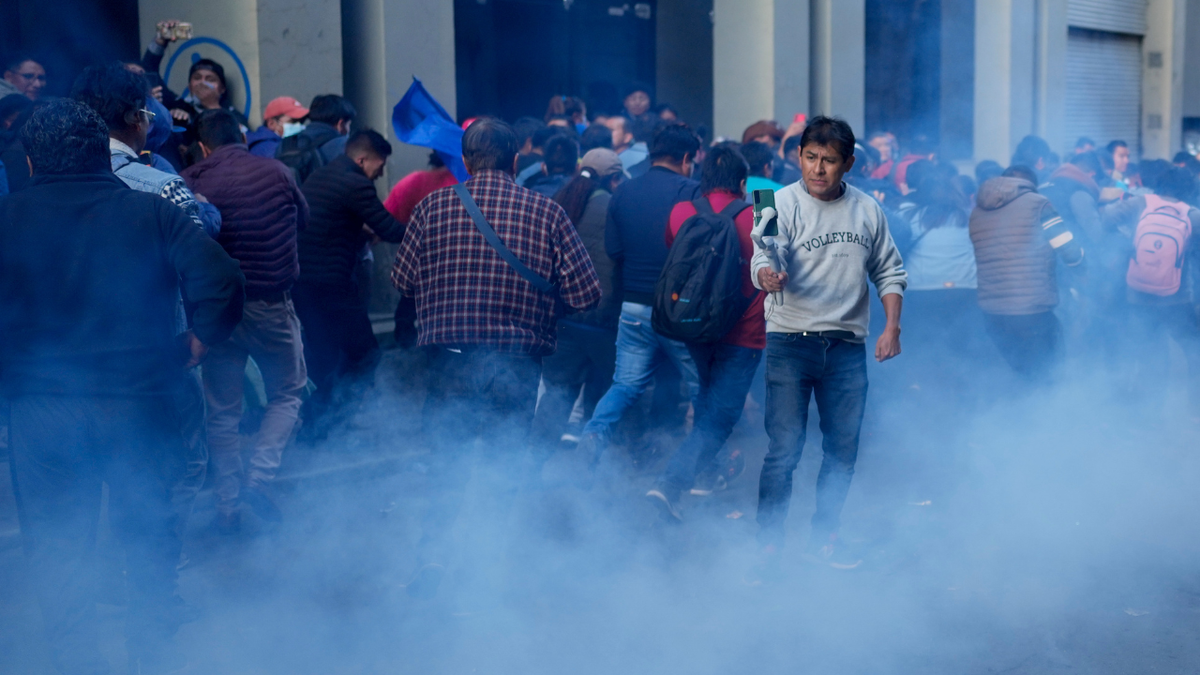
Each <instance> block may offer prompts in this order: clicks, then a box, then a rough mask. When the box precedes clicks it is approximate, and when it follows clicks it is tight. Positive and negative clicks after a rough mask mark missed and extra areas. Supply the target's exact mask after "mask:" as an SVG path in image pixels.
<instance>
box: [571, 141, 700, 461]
mask: <svg viewBox="0 0 1200 675" xmlns="http://www.w3.org/2000/svg"><path fill="white" fill-rule="evenodd" d="M699 150H700V139H699V138H697V137H696V134H695V133H694V132H693V131H692V128H691V127H689V126H688V125H686V124H684V123H682V122H675V123H671V124H666V125H664V126H662V127H661V128H660V129H659V130H658V132H657V133H656V134H655V135H654V141H653V146H652V148H651V153H650V157H651V162H653V167H652V168H651V169H650V170H649V171H647V172H646V174H645V175H643V176H641V177H639V178H635V179H633V180H631V181H628V182H626V183H623V184H622V185H621V186H620V187H618V188H617V191H616V192H615V193H614V194H613V197H612V201H610V202H609V205H608V224H607V225H606V226H605V229H604V238H605V249H606V250H607V251H608V256H609V257H610V258H612V260H613V262H614V263H615V265H616V266H617V267H618V268H619V270H620V272H619V275H620V278H621V284H622V287H623V292H624V296H623V297H624V302H623V303H622V304H621V322H620V326H619V327H618V329H617V365H616V374H615V375H614V376H613V385H612V387H610V388H609V390H608V392H607V393H605V394H604V398H602V399H600V402H599V403H597V404H596V410H595V412H594V413H593V414H592V419H591V420H589V421H588V423H587V425H586V426H584V428H583V437H582V439H581V441H580V452H581V453H582V454H584V455H585V456H590V457H591V458H592V460H593V461H595V459H598V458H599V456H600V454H601V453H602V452H603V451H604V449H605V448H606V447H607V445H608V442H609V440H610V438H611V436H612V429H613V427H614V426H616V424H617V423H618V422H620V421H621V417H622V416H624V414H625V411H626V410H628V409H629V407H630V406H632V405H633V404H634V403H635V402H637V400H638V399H639V398H640V397H641V395H642V394H643V393H644V392H645V391H646V387H647V386H649V384H650V379H651V378H652V377H654V374H655V372H656V371H657V370H658V367H659V365H660V364H661V363H662V361H663V360H664V359H669V360H670V361H671V362H673V363H674V364H675V366H676V367H677V368H678V369H679V372H680V373H681V374H682V375H683V379H684V381H685V382H686V383H687V387H688V392H689V394H690V395H691V398H692V400H693V401H695V400H696V396H697V394H698V393H699V390H700V382H699V379H698V375H697V373H696V364H695V362H693V361H692V357H691V355H690V354H689V353H688V350H687V346H686V345H684V344H683V343H682V342H679V341H677V340H670V339H668V338H664V337H662V336H660V335H659V334H658V333H655V332H654V329H653V328H652V327H651V326H650V318H651V306H652V305H653V304H654V287H655V284H657V282H658V277H659V274H661V273H662V268H663V265H664V264H665V263H666V261H667V237H666V230H667V225H668V224H669V221H670V216H671V210H672V209H673V208H674V207H675V205H676V204H678V203H680V202H691V201H693V200H695V199H696V198H697V197H699V196H700V190H699V189H700V186H699V184H697V183H696V181H694V180H692V179H691V178H690V176H691V175H692V160H693V158H695V156H696V153H697V152H698V151H699Z"/></svg>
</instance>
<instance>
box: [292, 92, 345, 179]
mask: <svg viewBox="0 0 1200 675" xmlns="http://www.w3.org/2000/svg"><path fill="white" fill-rule="evenodd" d="M357 117H358V110H356V109H355V108H354V104H352V103H350V101H348V100H347V99H345V98H344V97H341V96H338V95H337V94H322V95H320V96H315V97H313V101H312V105H310V106H309V107H308V123H307V124H305V125H304V129H302V130H300V131H299V132H297V133H294V134H291V135H289V136H285V137H284V138H283V140H282V141H280V143H279V147H278V148H277V149H276V150H275V159H278V160H279V161H281V162H283V163H284V164H286V165H288V167H290V168H291V169H292V171H293V172H294V173H295V174H296V182H297V183H299V184H300V185H301V186H303V185H304V182H305V181H307V180H308V177H309V176H310V175H312V173H313V172H314V171H316V170H317V169H318V168H320V167H322V166H325V165H326V164H330V163H332V162H333V161H334V160H336V159H337V158H338V157H341V156H342V155H344V154H345V152H346V143H347V141H348V139H349V138H350V126H351V125H352V124H353V123H354V120H355V119H356V118H357Z"/></svg>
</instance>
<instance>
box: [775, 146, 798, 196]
mask: <svg viewBox="0 0 1200 675" xmlns="http://www.w3.org/2000/svg"><path fill="white" fill-rule="evenodd" d="M800 138H801V135H800V134H795V135H793V136H788V137H787V138H785V139H784V140H783V146H782V147H781V148H780V152H781V153H782V156H781V157H776V158H775V165H774V170H773V171H772V173H771V180H773V181H775V182H776V183H780V184H782V185H791V184H792V183H795V182H796V181H798V180H800Z"/></svg>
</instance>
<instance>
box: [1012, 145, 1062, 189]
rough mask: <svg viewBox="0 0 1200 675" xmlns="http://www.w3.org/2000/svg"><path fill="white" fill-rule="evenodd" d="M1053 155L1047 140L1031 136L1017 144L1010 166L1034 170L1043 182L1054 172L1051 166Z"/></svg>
mask: <svg viewBox="0 0 1200 675" xmlns="http://www.w3.org/2000/svg"><path fill="white" fill-rule="evenodd" d="M1053 154H1054V152H1053V151H1052V150H1050V144H1049V143H1047V142H1046V139H1044V138H1041V137H1040V136H1034V135H1032V134H1030V135H1028V136H1026V137H1024V138H1022V139H1021V142H1020V143H1017V149H1016V150H1015V151H1013V156H1012V161H1011V162H1010V163H1009V166H1024V167H1028V168H1030V169H1033V171H1034V174H1036V175H1037V177H1038V180H1041V179H1042V178H1043V177H1045V176H1046V175H1048V174H1049V173H1050V171H1051V170H1052V169H1051V167H1050V164H1051V161H1052V155H1053Z"/></svg>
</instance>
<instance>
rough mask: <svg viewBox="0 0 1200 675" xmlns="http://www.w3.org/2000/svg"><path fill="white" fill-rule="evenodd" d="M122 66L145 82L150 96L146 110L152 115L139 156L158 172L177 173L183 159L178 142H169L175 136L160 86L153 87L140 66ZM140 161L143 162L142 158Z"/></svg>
mask: <svg viewBox="0 0 1200 675" xmlns="http://www.w3.org/2000/svg"><path fill="white" fill-rule="evenodd" d="M123 65H124V66H125V70H128V71H129V72H131V73H134V74H135V75H138V76H140V77H142V78H143V79H144V80H146V86H147V87H149V93H150V95H149V96H147V97H146V110H147V111H148V112H151V113H153V115H152V116H151V120H150V129H149V131H147V132H146V147H145V149H144V150H142V152H141V154H142V155H144V156H145V157H148V158H149V165H150V166H152V167H154V168H156V169H158V170H159V171H166V172H167V173H175V174H177V173H179V168H180V167H182V166H183V159H182V158H181V157H180V156H179V147H178V146H179V142H178V140H176V141H171V138H172V137H173V136H175V132H174V124H173V123H172V122H171V113H170V111H169V110H167V109H166V108H165V107H164V106H163V104H162V86H161V85H160V86H157V87H156V86H154V84H153V81H152V80H153V78H151V77H150V76H149V75H148V74H147V73H146V69H145V68H143V67H142V64H140V63H132V62H126V63H125V64H123ZM142 159H143V161H145V159H144V158H142Z"/></svg>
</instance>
